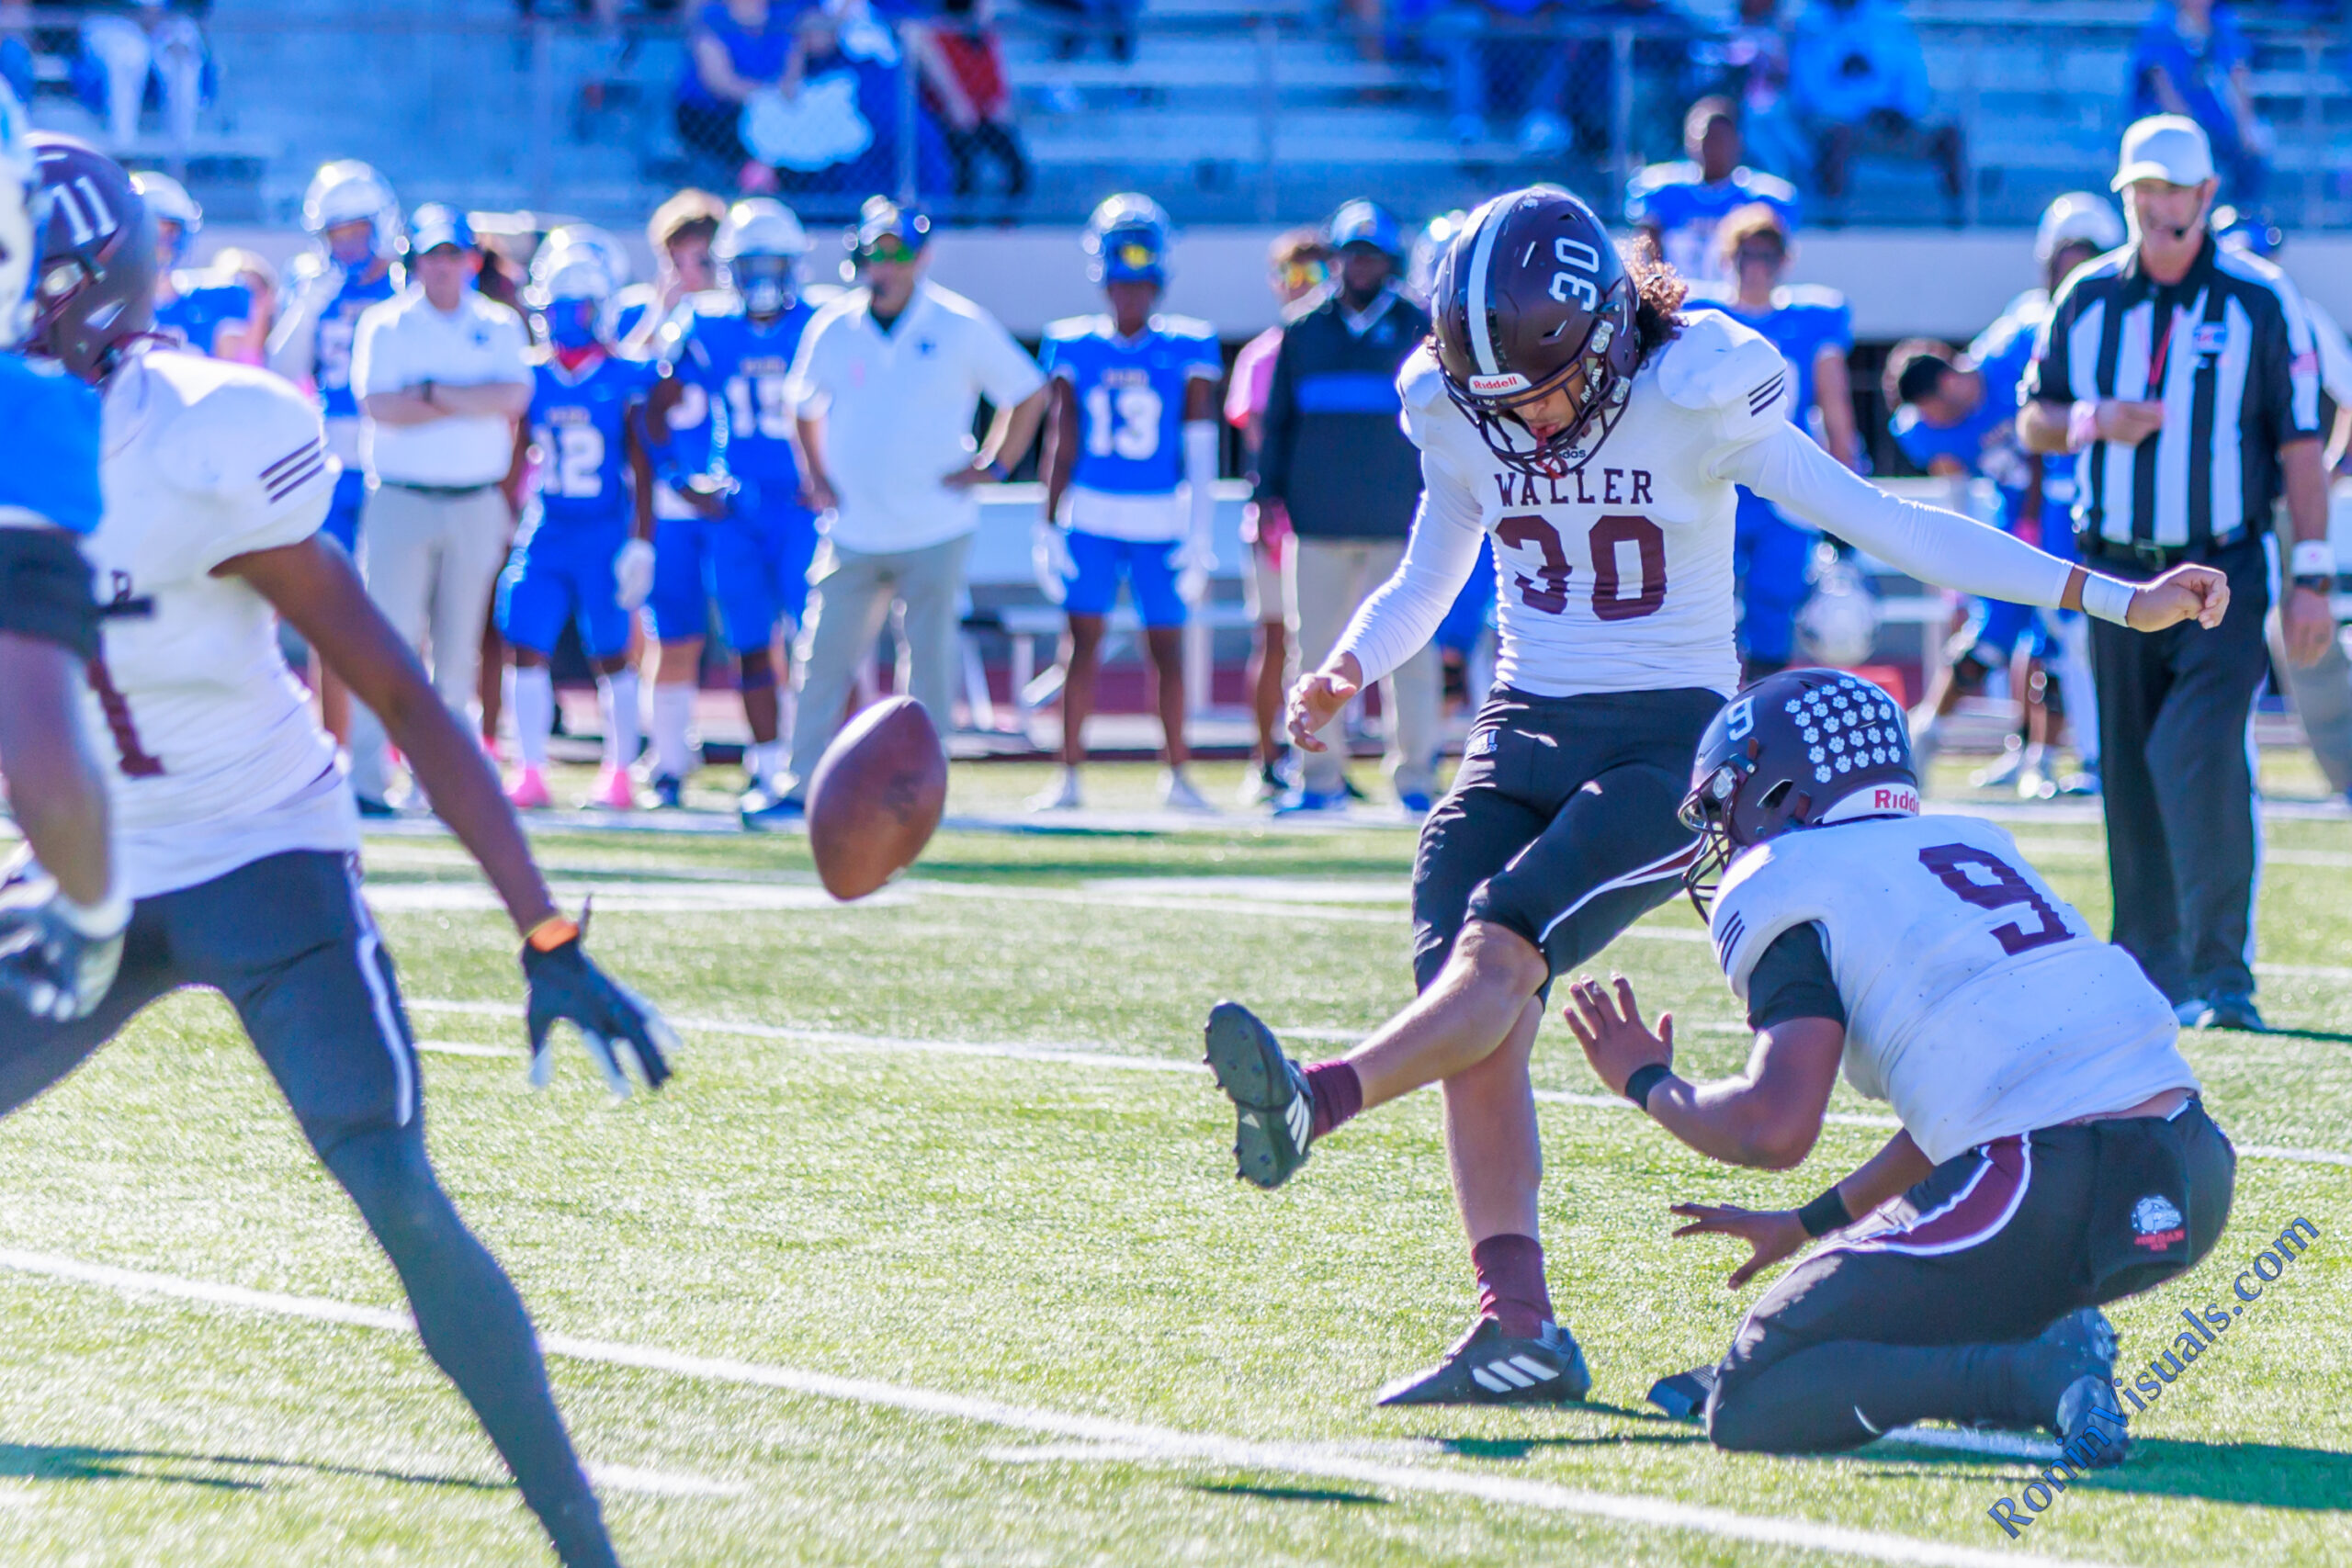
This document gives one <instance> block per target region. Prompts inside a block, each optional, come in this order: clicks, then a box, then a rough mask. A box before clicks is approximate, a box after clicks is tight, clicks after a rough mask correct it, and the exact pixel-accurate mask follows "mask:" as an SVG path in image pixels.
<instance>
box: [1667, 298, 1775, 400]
mask: <svg viewBox="0 0 2352 1568" xmlns="http://www.w3.org/2000/svg"><path fill="white" fill-rule="evenodd" d="M1679 321H1681V324H1682V330H1681V332H1680V333H1677V334H1676V336H1675V338H1674V341H1673V342H1671V343H1669V344H1667V345H1666V347H1665V348H1663V349H1661V350H1660V351H1659V352H1658V355H1657V386H1658V390H1659V391H1661V392H1663V393H1665V394H1666V398H1667V400H1668V402H1671V403H1672V404H1674V405H1675V406H1676V407H1677V408H1685V409H1690V410H1691V411H1693V412H1704V411H1706V410H1709V409H1717V410H1722V411H1724V412H1726V413H1727V414H1736V415H1737V416H1738V417H1737V419H1736V420H1733V421H1731V422H1730V425H1731V427H1732V428H1736V427H1738V426H1741V425H1745V424H1747V423H1749V422H1750V421H1752V420H1756V419H1760V418H1762V417H1764V416H1765V415H1768V414H1769V415H1770V416H1771V417H1772V418H1775V419H1779V418H1781V417H1784V416H1783V414H1782V412H1781V410H1782V405H1784V404H1785V403H1786V402H1787V401H1788V400H1789V397H1790V391H1789V385H1788V380H1789V365H1788V361H1787V360H1785V359H1783V358H1781V351H1780V350H1779V349H1777V348H1775V347H1773V346H1772V341H1771V339H1770V338H1768V337H1766V336H1765V335H1764V334H1763V333H1759V332H1758V331H1756V330H1755V329H1754V328H1753V327H1749V326H1746V325H1744V324H1742V323H1741V322H1739V321H1735V320H1733V319H1732V318H1731V317H1730V316H1729V315H1727V314H1725V313H1724V312H1723V311H1721V310H1693V311H1688V312H1685V313H1683V314H1682V315H1681V316H1680V317H1679Z"/></svg>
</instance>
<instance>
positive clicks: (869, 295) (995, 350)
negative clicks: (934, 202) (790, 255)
mask: <svg viewBox="0 0 2352 1568" xmlns="http://www.w3.org/2000/svg"><path fill="white" fill-rule="evenodd" d="M930 235H931V223H930V220H928V219H926V218H924V217H923V216H922V214H921V213H917V212H910V211H907V210H905V209H902V208H900V207H899V206H898V205H897V204H896V203H894V202H891V201H888V200H886V199H885V198H883V197H878V196H877V197H874V198H872V199H871V200H869V201H867V202H866V203H865V207H864V208H862V209H860V211H859V214H858V225H857V229H856V231H855V233H854V235H853V236H852V254H854V256H855V258H856V263H857V272H858V281H859V284H860V287H858V288H854V289H852V290H850V291H849V292H848V293H846V294H843V295H842V296H841V297H840V298H839V299H834V300H832V301H831V302H830V303H828V304H827V305H826V306H825V307H824V308H823V309H821V310H819V311H818V312H817V314H816V316H815V318H814V319H813V320H811V321H809V326H808V328H807V330H806V331H805V332H804V333H802V334H801V338H800V349H799V352H798V354H797V355H796V356H795V358H794V360H793V366H792V395H793V399H794V402H795V405H796V408H797V414H796V417H795V421H794V425H795V429H794V436H793V439H794V446H795V447H796V449H797V453H798V455H799V457H800V472H801V473H802V475H803V476H804V479H803V483H804V485H805V487H806V489H805V494H806V496H807V499H808V502H809V507H810V509H811V510H813V511H816V512H820V513H825V516H824V518H823V520H822V522H821V523H820V528H821V529H822V531H823V535H824V542H823V543H822V544H821V545H820V547H819V548H818V554H817V560H816V564H815V565H814V566H812V567H811V568H810V569H809V612H808V616H807V618H806V620H805V621H804V623H803V626H802V631H801V635H800V643H799V647H798V649H797V652H798V654H799V657H798V659H797V660H795V662H796V664H797V666H798V677H799V701H798V703H797V706H796V708H795V711H794V714H793V721H792V755H791V758H790V760H789V761H788V762H787V764H786V766H787V770H788V773H787V776H786V777H783V778H780V779H779V780H778V781H777V785H776V788H777V794H778V796H779V798H778V801H777V805H778V806H780V807H792V806H795V805H805V804H806V801H807V798H808V796H807V792H808V788H809V776H810V775H811V774H812V773H815V772H816V770H817V760H818V759H819V758H820V757H821V756H823V755H824V752H825V747H826V745H827V744H828V743H829V742H831V739H832V738H833V736H834V734H835V733H836V732H837V731H838V730H839V729H840V728H841V726H842V716H843V712H844V709H845V708H846V706H847V705H848V702H849V696H850V692H851V690H852V689H853V688H854V686H855V685H856V683H857V672H858V671H859V669H860V668H861V667H862V666H864V664H865V661H866V660H868V659H869V658H871V657H872V656H873V652H874V639H875V637H876V636H877V635H878V634H879V633H880V631H881V629H882V622H883V620H884V619H885V618H886V617H887V616H888V615H889V613H890V609H891V606H892V605H893V604H897V605H898V606H899V639H900V641H899V646H900V649H901V650H902V659H901V663H900V669H899V673H900V681H899V690H900V691H902V692H906V693H908V694H910V695H911V696H913V697H914V698H915V700H916V701H918V702H920V703H922V705H923V706H924V707H926V708H928V709H929V710H930V711H931V715H932V717H933V721H934V722H935V723H937V725H938V726H939V728H941V729H942V730H943V731H944V730H945V729H946V728H948V727H949V726H950V725H951V724H952V723H953V722H954V714H955V699H956V637H957V615H958V606H959V604H960V602H961V600H962V599H963V596H964V563H965V560H966V558H967V557H968V556H969V555H970V553H971V548H972V534H973V532H974V530H976V529H977V528H978V526H979V521H980V516H979V506H978V498H977V497H976V496H974V494H973V493H972V491H973V488H974V487H975V486H978V485H981V484H986V483H988V482H989V481H990V480H1001V479H1005V478H1007V477H1008V476H1009V475H1010V473H1011V472H1012V468H1013V466H1014V465H1015V464H1018V463H1019V462H1020V461H1021V459H1022V458H1023V457H1024V456H1025V455H1027V453H1028V450H1029V446H1030V443H1032V442H1033V441H1035V439H1036V435H1037V426H1038V424H1039V423H1040V422H1041V421H1042V420H1043V419H1044V418H1045V414H1046V397H1047V394H1046V377H1045V373H1044V372H1043V371H1041V370H1039V369H1038V368H1037V362H1036V361H1035V360H1034V359H1032V358H1030V357H1029V355H1026V354H1024V353H1023V352H1022V350H1021V345H1020V344H1016V343H1014V342H1013V341H1012V334H1011V333H1007V332H1006V331H1005V330H1004V328H1003V327H1002V326H1001V325H1000V324H998V322H997V320H996V318H995V317H993V316H991V315H989V313H988V312H987V311H986V310H982V309H980V307H979V306H978V305H975V304H973V303H972V302H971V301H970V300H969V299H965V298H964V297H963V296H962V295H960V294H951V293H949V292H948V291H947V290H946V289H944V288H940V287H939V286H938V285H936V284H934V283H932V282H930V281H928V280H927V279H925V278H924V276H922V274H923V269H924V267H925V265H927V264H928V262H929V259H930V258H929V253H928V250H927V242H928V241H929V239H930ZM982 398H986V399H987V400H989V403H991V404H992V405H994V407H995V410H996V416H995V419H994V421H993V423H991V424H990V425H989V434H988V439H987V441H986V442H984V443H976V442H975V441H974V440H973V439H972V420H973V416H974V414H975V413H976V412H978V403H979V400H980V399H982Z"/></svg>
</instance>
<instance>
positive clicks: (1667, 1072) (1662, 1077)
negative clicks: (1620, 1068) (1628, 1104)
mask: <svg viewBox="0 0 2352 1568" xmlns="http://www.w3.org/2000/svg"><path fill="white" fill-rule="evenodd" d="M1673 1076H1674V1069H1673V1068H1672V1067H1669V1066H1667V1065H1666V1064H1665V1063H1664V1062H1652V1063H1651V1064H1650V1065H1649V1066H1646V1067H1635V1068H1634V1071H1633V1076H1632V1077H1628V1078H1627V1079H1626V1080H1625V1098H1626V1099H1627V1100H1632V1101H1633V1102H1634V1104H1635V1105H1637V1106H1639V1107H1640V1108H1641V1109H1642V1110H1644V1111H1647V1110H1649V1108H1650V1095H1651V1094H1652V1093H1653V1092H1655V1091H1656V1090H1657V1086H1658V1085H1660V1084H1662V1083H1664V1082H1665V1081H1666V1080H1667V1079H1668V1078H1670V1077H1673Z"/></svg>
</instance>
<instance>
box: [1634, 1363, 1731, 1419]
mask: <svg viewBox="0 0 2352 1568" xmlns="http://www.w3.org/2000/svg"><path fill="white" fill-rule="evenodd" d="M1714 1392H1715V1369H1714V1367H1713V1365H1712V1364H1710V1365H1707V1366H1703V1367H1693V1368H1691V1370H1690V1371H1687V1372H1677V1373H1675V1374H1674V1375H1673V1376H1672V1377H1670V1378H1660V1379H1658V1380H1657V1382H1654V1383H1652V1384H1650V1393H1649V1401H1650V1403H1651V1404H1655V1405H1657V1407H1658V1408H1659V1409H1660V1410H1663V1411H1665V1412H1666V1413H1667V1415H1668V1417H1670V1418H1671V1419H1673V1420H1676V1421H1698V1420H1703V1419H1704V1418H1705V1416H1706V1414H1707V1396H1708V1395H1709V1394H1711V1393H1714Z"/></svg>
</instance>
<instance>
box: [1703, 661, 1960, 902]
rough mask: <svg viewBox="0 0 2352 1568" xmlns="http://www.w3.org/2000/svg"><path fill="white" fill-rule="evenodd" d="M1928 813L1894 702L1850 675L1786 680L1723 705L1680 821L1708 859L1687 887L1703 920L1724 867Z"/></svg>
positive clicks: (1758, 686)
mask: <svg viewBox="0 0 2352 1568" xmlns="http://www.w3.org/2000/svg"><path fill="white" fill-rule="evenodd" d="M1918 810H1919V772H1918V768H1917V764H1916V763H1914V762H1913V761H1912V759H1911V735H1910V731H1909V730H1908V729H1907V728H1905V721H1904V716H1903V709H1902V707H1901V706H1900V705H1898V704H1897V703H1896V702H1895V700H1894V698H1893V697H1891V696H1889V695H1887V694H1886V693H1885V692H1884V691H1883V689H1881V688H1880V687H1879V686H1878V685H1877V684H1875V683H1874V682H1871V681H1867V680H1865V679H1863V678H1862V677H1861V676H1860V675H1850V674H1848V673H1847V672H1846V671H1843V670H1783V671H1780V672H1779V673H1777V674H1772V675H1767V676H1765V677H1764V679H1762V680H1761V681H1758V682H1756V683H1755V684H1754V685H1752V686H1750V687H1748V688H1747V690H1746V691H1744V692H1742V693H1740V694H1739V695H1737V696H1736V697H1734V698H1733V699H1732V700H1731V701H1730V702H1729V703H1727V704H1725V705H1724V708H1723V711H1722V712H1720V713H1718V714H1716V715H1715V716H1714V717H1713V719H1712V720H1711V721H1709V723H1708V725H1707V732H1706V733H1705V734H1704V735H1702V736H1701V737H1700V738H1699V751H1698V755H1697V756H1696V757H1694V758H1693V759H1692V760H1691V793H1690V794H1688V795H1684V796H1683V797H1682V810H1681V818H1682V825H1683V826H1684V827H1686V828H1688V829H1691V831H1692V832H1694V833H1696V834H1698V835H1699V839H1700V845H1699V858H1698V859H1697V860H1696V861H1694V862H1693V863H1691V866H1690V867H1689V868H1688V869H1687V870H1685V871H1684V872H1683V874H1682V885H1683V886H1684V887H1686V888H1688V889H1689V890H1690V893H1691V902H1692V903H1693V904H1695V905H1697V906H1698V908H1699V913H1700V915H1701V916H1702V917H1704V916H1705V914H1706V913H1707V900H1708V899H1709V898H1710V897H1713V894H1714V891H1715V886H1716V884H1717V882H1718V881H1719V880H1720V878H1721V875H1722V873H1723V870H1724V867H1725V866H1727V865H1729V864H1730V863H1732V861H1733V860H1734V859H1735V858H1736V856H1737V855H1738V854H1739V852H1741V851H1742V850H1744V849H1746V848H1747V847H1748V846H1749V845H1750V844H1760V843H1762V842H1763V841H1764V840H1767V839H1770V838H1772V837H1775V836H1776V835H1778V834H1781V833H1785V832H1787V831H1789V830H1790V829H1792V828H1818V827H1821V826H1823V825H1825V824H1826V823H1831V822H1847V821H1851V820H1853V819H1855V818H1862V817H1895V816H1917V814H1918Z"/></svg>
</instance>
